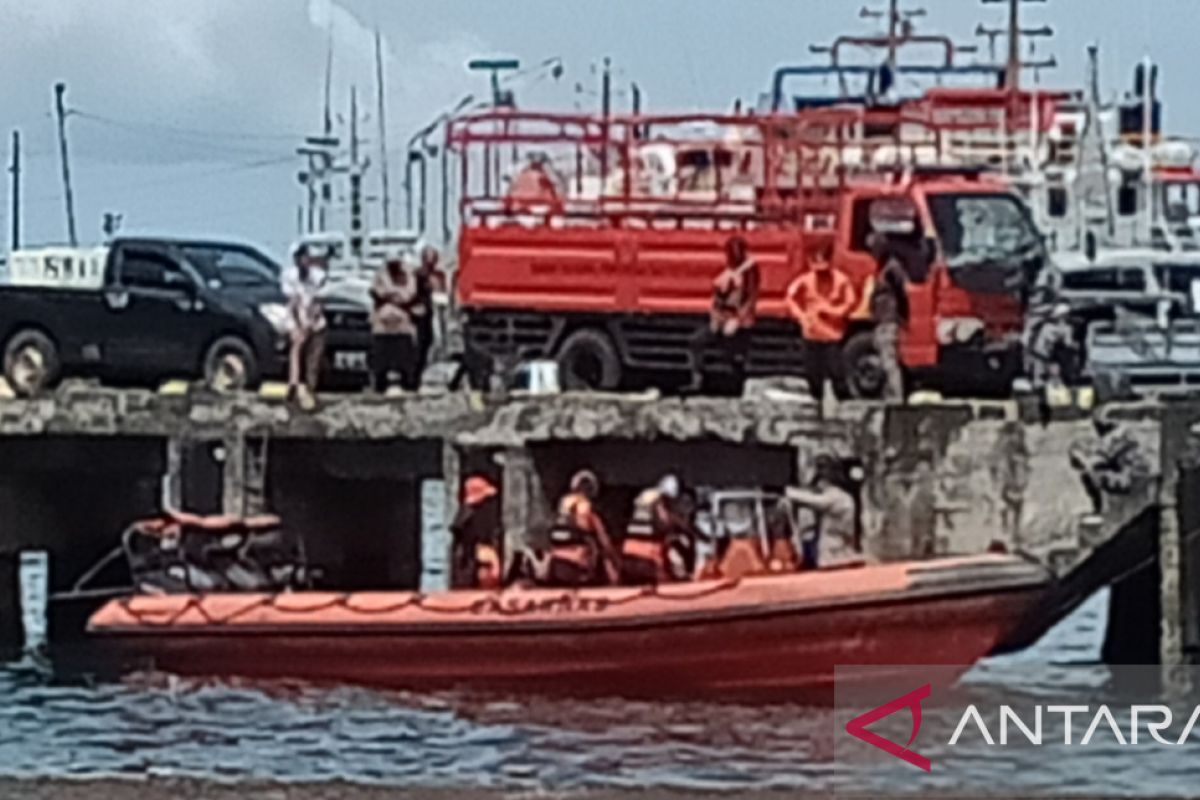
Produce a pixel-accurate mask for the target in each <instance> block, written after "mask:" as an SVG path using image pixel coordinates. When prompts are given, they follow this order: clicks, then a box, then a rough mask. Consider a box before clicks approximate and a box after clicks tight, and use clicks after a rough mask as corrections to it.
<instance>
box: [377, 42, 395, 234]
mask: <svg viewBox="0 0 1200 800" xmlns="http://www.w3.org/2000/svg"><path fill="white" fill-rule="evenodd" d="M375 90H376V92H377V93H378V95H379V97H378V101H379V175H380V183H381V186H380V188H381V190H382V192H383V200H382V202H383V227H384V228H390V227H391V208H390V206H391V203H392V199H391V193H390V192H389V191H388V162H387V116H386V108H387V101H386V100H385V98H384V86H383V44H382V41H381V39H380V36H379V28H376V29H375Z"/></svg>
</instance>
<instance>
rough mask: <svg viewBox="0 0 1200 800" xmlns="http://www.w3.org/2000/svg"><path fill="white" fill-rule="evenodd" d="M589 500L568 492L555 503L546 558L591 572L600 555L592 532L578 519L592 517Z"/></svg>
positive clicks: (576, 493)
mask: <svg viewBox="0 0 1200 800" xmlns="http://www.w3.org/2000/svg"><path fill="white" fill-rule="evenodd" d="M592 514H593V512H592V501H591V500H589V499H588V498H587V497H586V496H584V495H582V494H580V493H578V492H572V493H570V494H568V495H564V496H563V498H562V500H561V501H559V504H558V515H557V516H556V517H555V520H554V525H553V526H552V527H551V528H550V557H551V558H554V559H558V560H561V561H567V562H570V563H571V564H574V565H576V566H578V567H580V568H582V569H585V570H588V571H589V572H590V571H593V570H595V568H596V562H597V559H598V557H599V555H600V553H599V550H600V547H599V543H598V542H597V541H596V533H595V531H593V530H590V529H589V528H588V527H587V525H586V524H581V523H580V519H581V518H584V519H590V518H591V516H592Z"/></svg>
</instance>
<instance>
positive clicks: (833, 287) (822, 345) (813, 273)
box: [787, 247, 856, 408]
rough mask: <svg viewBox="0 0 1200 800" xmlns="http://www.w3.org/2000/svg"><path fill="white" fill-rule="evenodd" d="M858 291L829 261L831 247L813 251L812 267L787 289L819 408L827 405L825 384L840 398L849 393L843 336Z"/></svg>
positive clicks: (789, 309) (810, 384) (789, 308)
mask: <svg viewBox="0 0 1200 800" xmlns="http://www.w3.org/2000/svg"><path fill="white" fill-rule="evenodd" d="M855 294H856V293H855V291H854V287H853V286H852V285H851V283H850V279H849V278H847V277H846V276H845V275H844V274H842V273H841V272H839V271H838V270H835V269H834V268H833V264H832V263H830V260H829V248H828V247H821V248H819V249H818V250H816V251H815V252H814V253H813V254H812V260H811V262H810V265H809V268H808V269H807V270H806V271H805V272H803V273H801V274H800V276H799V277H797V278H796V279H795V280H793V281H792V284H791V285H790V286H789V287H788V290H787V308H788V311H789V313H791V315H792V317H793V318H794V319H795V320H796V322H797V323H799V325H800V331H801V333H802V334H803V335H804V362H805V369H806V372H807V377H808V389H809V391H810V392H811V393H812V396H813V399H814V400H816V401H817V407H818V408H820V407H822V406H823V405H824V401H825V384H826V383H829V382H832V383H833V390H834V394H835V395H837V396H838V397H845V396H846V381H845V370H844V369H843V368H842V338H843V337H844V336H845V335H846V325H847V322H848V321H849V318H850V312H851V310H852V309H853V308H854V304H855V300H856V297H855Z"/></svg>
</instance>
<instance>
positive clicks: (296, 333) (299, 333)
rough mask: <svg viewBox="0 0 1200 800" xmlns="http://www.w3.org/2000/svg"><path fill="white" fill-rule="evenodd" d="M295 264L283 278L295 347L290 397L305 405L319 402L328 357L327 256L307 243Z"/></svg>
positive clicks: (299, 250)
mask: <svg viewBox="0 0 1200 800" xmlns="http://www.w3.org/2000/svg"><path fill="white" fill-rule="evenodd" d="M293 260H294V262H295V266H294V268H293V269H291V270H289V271H288V274H287V275H285V276H284V279H283V292H284V295H285V296H286V297H287V301H288V322H289V328H290V339H291V347H290V350H289V353H288V356H289V357H288V399H290V400H298V401H299V402H300V404H301V405H302V406H303V407H305V408H311V407H312V406H313V405H314V404H315V402H316V401H315V394H316V391H317V382H318V380H319V378H320V372H321V360H322V358H324V356H325V325H326V321H325V309H324V306H323V303H322V301H321V296H320V292H321V289H322V287H323V286H324V285H325V278H326V264H325V259H324V257H323V256H321V255H318V254H317V253H315V252H313V251H312V250H311V249H310V248H309V247H308V246H307V245H301V246H299V247H297V248H296V250H295V252H294V254H293Z"/></svg>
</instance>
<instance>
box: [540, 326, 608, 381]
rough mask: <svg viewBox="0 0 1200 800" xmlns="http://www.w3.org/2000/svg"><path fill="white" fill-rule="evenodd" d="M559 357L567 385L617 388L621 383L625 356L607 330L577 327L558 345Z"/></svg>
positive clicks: (561, 371)
mask: <svg viewBox="0 0 1200 800" xmlns="http://www.w3.org/2000/svg"><path fill="white" fill-rule="evenodd" d="M555 360H556V361H558V374H559V380H560V381H561V383H562V387H563V388H564V389H568V390H586V389H615V388H617V386H619V385H620V383H621V358H620V356H618V355H617V348H616V347H614V346H613V343H612V339H610V338H608V334H606V333H604V332H603V331H598V330H596V329H594V328H583V329H581V330H577V331H575V332H574V333H572V334H571V335H570V336H568V337H567V338H566V339H565V340H564V341H563V343H562V345H561V346H560V347H559V348H558V354H557V356H555Z"/></svg>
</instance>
